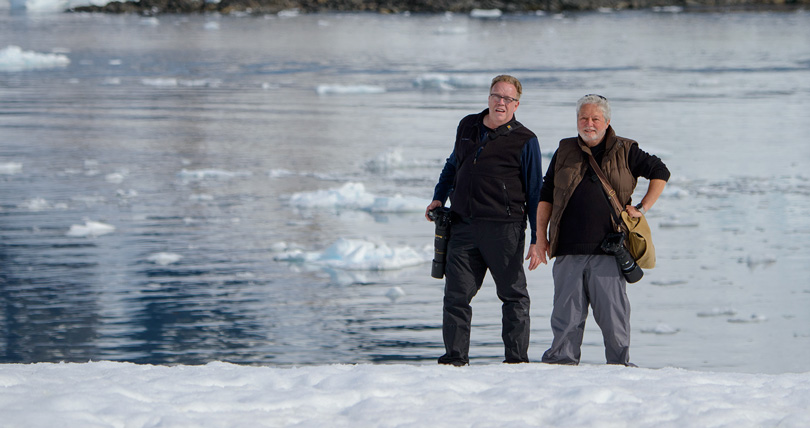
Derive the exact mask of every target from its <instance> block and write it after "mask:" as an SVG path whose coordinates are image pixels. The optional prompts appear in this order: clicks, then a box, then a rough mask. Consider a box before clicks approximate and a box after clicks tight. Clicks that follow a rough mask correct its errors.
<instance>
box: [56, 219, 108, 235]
mask: <svg viewBox="0 0 810 428" xmlns="http://www.w3.org/2000/svg"><path fill="white" fill-rule="evenodd" d="M114 231H115V227H114V226H111V225H109V224H106V223H101V222H98V221H90V220H87V221H85V222H84V225H80V224H74V225H72V226H70V230H68V232H67V236H72V237H81V238H87V237H90V238H93V237H96V236H101V235H106V234H108V233H112V232H114Z"/></svg>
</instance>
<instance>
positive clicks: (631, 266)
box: [602, 232, 644, 284]
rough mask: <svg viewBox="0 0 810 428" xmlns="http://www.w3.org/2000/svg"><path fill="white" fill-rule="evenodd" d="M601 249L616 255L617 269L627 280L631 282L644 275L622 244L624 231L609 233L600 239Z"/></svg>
mask: <svg viewBox="0 0 810 428" xmlns="http://www.w3.org/2000/svg"><path fill="white" fill-rule="evenodd" d="M602 251H604V252H606V253H608V254H612V255H613V257H616V263H618V264H619V270H621V271H622V275H624V279H626V280H627V282H629V283H631V284H632V283H634V282H638V281H639V280H640V279H641V277H642V276H644V271H643V270H641V268H640V267H639V266H638V265H637V264H636V260H635V259H633V256H631V255H630V252H629V251H627V248H625V246H624V233H621V232H616V233H609V234H608V235H607V236H606V237H605V239H604V241H602Z"/></svg>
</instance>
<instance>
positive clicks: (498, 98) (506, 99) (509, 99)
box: [489, 94, 519, 105]
mask: <svg viewBox="0 0 810 428" xmlns="http://www.w3.org/2000/svg"><path fill="white" fill-rule="evenodd" d="M489 98H490V99H491V100H492V101H495V102H496V103H497V102H498V101H503V103H504V104H506V105H509V104H511V103H515V102H518V101H519V100H518V99H517V98H512V97H505V96H503V95H498V94H489Z"/></svg>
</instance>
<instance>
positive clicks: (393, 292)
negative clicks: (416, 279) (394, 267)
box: [385, 287, 405, 303]
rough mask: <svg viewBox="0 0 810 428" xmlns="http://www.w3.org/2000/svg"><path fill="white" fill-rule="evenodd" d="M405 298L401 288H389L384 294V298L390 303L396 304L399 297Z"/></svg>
mask: <svg viewBox="0 0 810 428" xmlns="http://www.w3.org/2000/svg"><path fill="white" fill-rule="evenodd" d="M403 296H405V290H403V289H402V287H391V288H389V289H388V291H387V292H386V293H385V297H388V298H389V299H391V303H396V302H397V300H399V298H400V297H403Z"/></svg>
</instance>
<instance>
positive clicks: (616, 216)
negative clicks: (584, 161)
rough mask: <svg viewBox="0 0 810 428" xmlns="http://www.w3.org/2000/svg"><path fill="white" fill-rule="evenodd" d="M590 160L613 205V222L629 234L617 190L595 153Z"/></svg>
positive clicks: (590, 155) (619, 229) (617, 227)
mask: <svg viewBox="0 0 810 428" xmlns="http://www.w3.org/2000/svg"><path fill="white" fill-rule="evenodd" d="M588 161H589V162H590V163H591V168H593V170H594V172H596V175H598V176H599V181H601V182H602V188H603V189H604V190H605V197H607V200H608V203H609V204H610V205H611V206H612V207H613V211H611V214H613V224H614V225H615V226H616V229H617V230H618V231H620V232H624V233H625V234H627V230H625V229H626V227H627V226H625V224H624V222H623V221H622V217H621V216H622V211H624V209H623V208H622V207H621V205H619V201H618V200H617V199H616V191H615V190H613V186H611V185H610V182H609V181H608V179H607V177H605V173H604V172H602V168H600V167H599V164H598V163H596V159H594V157H593V155H592V154H590V153H589V154H588Z"/></svg>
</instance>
